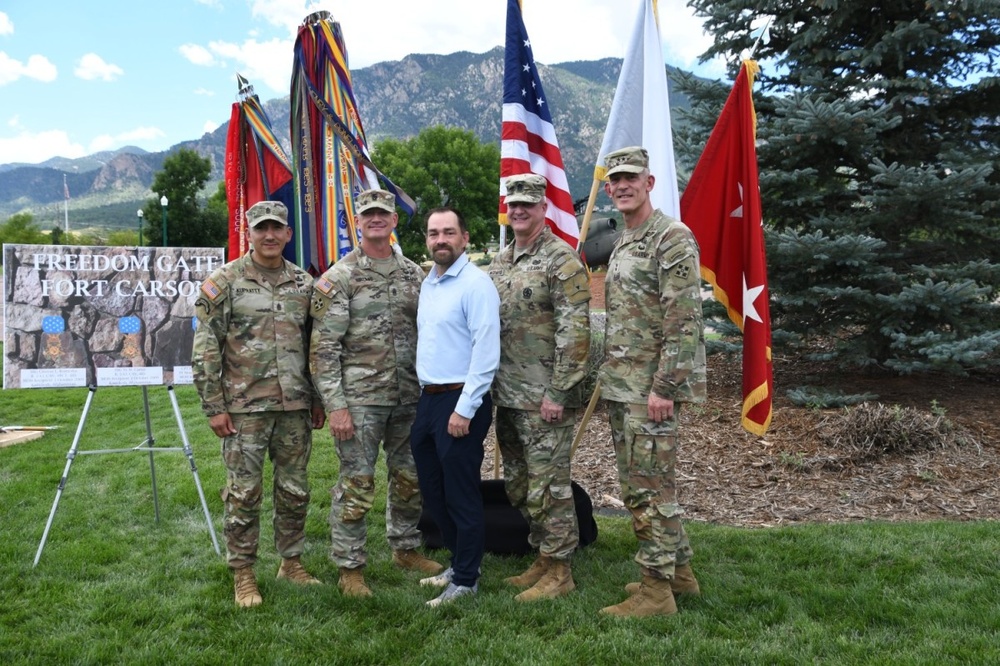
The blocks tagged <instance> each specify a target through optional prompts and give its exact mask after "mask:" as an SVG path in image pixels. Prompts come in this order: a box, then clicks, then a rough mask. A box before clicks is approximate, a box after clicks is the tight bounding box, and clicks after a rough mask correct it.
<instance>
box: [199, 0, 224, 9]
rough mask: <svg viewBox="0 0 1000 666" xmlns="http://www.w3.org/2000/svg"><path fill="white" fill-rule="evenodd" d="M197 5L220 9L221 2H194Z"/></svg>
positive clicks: (213, 0)
mask: <svg viewBox="0 0 1000 666" xmlns="http://www.w3.org/2000/svg"><path fill="white" fill-rule="evenodd" d="M194 1H195V2H197V3H198V4H199V5H205V6H206V7H213V8H215V9H222V2H221V0H194Z"/></svg>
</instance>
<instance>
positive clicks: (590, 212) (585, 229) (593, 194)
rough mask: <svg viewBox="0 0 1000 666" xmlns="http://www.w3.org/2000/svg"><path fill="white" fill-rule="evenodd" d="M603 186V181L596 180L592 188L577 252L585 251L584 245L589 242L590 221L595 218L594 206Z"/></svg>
mask: <svg viewBox="0 0 1000 666" xmlns="http://www.w3.org/2000/svg"><path fill="white" fill-rule="evenodd" d="M600 186H601V181H599V180H597V179H596V178H595V179H594V183H593V185H591V186H590V196H589V197H588V198H587V208H586V210H585V211H584V212H583V223H582V224H581V225H580V241H579V242H578V243H577V246H576V251H577V252H580V250H582V249H583V244H584V243H585V242H586V240H587V233H588V232H589V231H590V220H591V219H592V218H593V217H594V205H595V204H596V203H597V190H598V188H599V187H600Z"/></svg>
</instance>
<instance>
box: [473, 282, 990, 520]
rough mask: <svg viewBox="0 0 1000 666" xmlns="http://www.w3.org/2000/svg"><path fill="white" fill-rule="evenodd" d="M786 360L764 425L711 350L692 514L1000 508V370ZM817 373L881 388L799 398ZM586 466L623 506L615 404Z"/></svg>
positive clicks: (905, 513)
mask: <svg viewBox="0 0 1000 666" xmlns="http://www.w3.org/2000/svg"><path fill="white" fill-rule="evenodd" d="M601 277H603V276H601ZM598 281H599V280H594V283H593V286H592V292H593V295H594V297H595V299H594V301H592V304H593V303H594V302H595V301H598V302H599V305H598V307H600V306H603V298H602V297H603V290H602V289H600V286H602V285H597V284H596V283H597V282H598ZM774 372H775V380H774V384H775V398H774V415H773V418H772V421H771V426H770V428H769V429H768V431H767V433H766V434H765V436H763V437H757V436H755V435H752V434H750V433H748V432H746V431H745V430H744V429H743V428H742V426H741V425H740V401H741V398H740V376H741V370H740V364H739V360H738V359H731V358H727V357H724V356H721V355H716V356H712V357H710V358H709V367H708V381H709V399H708V401H707V402H706V403H705V404H703V405H692V406H687V407H686V409H685V410H684V411H683V412H682V413H681V422H682V425H681V448H680V455H679V463H678V467H677V480H678V490H679V493H680V499H681V503H682V504H683V505H684V508H685V512H686V515H687V518H688V519H690V520H701V521H706V522H712V523H719V524H724V525H739V526H751V527H765V526H772V525H791V524H796V523H805V522H849V521H860V520H887V521H904V520H905V521H909V520H929V519H949V520H978V519H1000V482H998V479H1000V420H998V418H997V416H996V410H997V405H1000V373H997V372H992V373H978V374H974V375H973V376H970V377H954V376H950V375H948V376H938V375H935V376H926V375H921V376H912V377H898V376H894V375H890V374H850V373H838V372H836V371H831V370H830V369H829V368H826V367H824V366H819V365H813V364H809V363H803V362H801V361H799V360H794V361H793V360H786V359H781V358H776V359H775V361H774ZM806 385H808V386H822V387H825V388H827V389H831V390H834V389H835V390H839V391H840V392H842V393H845V394H866V393H870V394H874V395H877V396H878V397H877V398H875V399H873V400H872V401H870V402H868V403H864V405H863V406H858V407H851V408H846V409H828V410H824V409H811V408H806V407H798V406H795V405H794V404H792V403H791V401H789V399H788V398H787V397H786V395H785V394H786V391H788V390H790V389H794V388H798V387H801V386H806ZM581 411H582V410H581ZM578 426H579V424H578ZM494 441H495V440H494V438H493V435H492V433H491V434H490V437H489V438H488V439H487V454H486V460H485V461H484V463H483V476H484V478H492V477H493V475H494V461H493V442H494ZM500 475H501V476H502V470H501V472H500ZM573 478H574V480H575V481H577V483H579V484H580V485H581V486H582V487H583V488H584V489H585V490H586V491H587V492H588V494H589V495H590V498H591V500H593V502H594V505H595V507H597V508H600V509H608V510H613V509H617V508H620V507H621V502H620V499H619V498H620V488H619V485H618V476H617V472H616V470H615V458H614V452H613V448H612V444H611V434H610V429H609V428H608V421H607V413H606V411H605V410H604V408H603V405H599V406H598V409H597V411H596V412H595V414H594V417H593V419H591V421H590V422H589V423H588V424H587V426H586V431H585V434H584V436H583V438H582V440H581V443H580V447H579V449H578V450H577V453H576V456H575V457H574V459H573Z"/></svg>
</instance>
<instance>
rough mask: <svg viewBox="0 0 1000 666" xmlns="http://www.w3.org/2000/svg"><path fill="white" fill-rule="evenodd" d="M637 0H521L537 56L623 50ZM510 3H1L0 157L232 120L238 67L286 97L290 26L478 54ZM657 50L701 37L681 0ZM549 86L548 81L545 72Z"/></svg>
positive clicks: (549, 59) (665, 22) (77, 151)
mask: <svg viewBox="0 0 1000 666" xmlns="http://www.w3.org/2000/svg"><path fill="white" fill-rule="evenodd" d="M639 2H640V0H522V6H523V10H522V11H523V14H524V21H525V25H526V27H527V29H528V34H529V36H530V38H531V41H532V45H533V47H534V54H535V58H536V60H537V61H538V62H541V63H546V64H554V63H558V62H565V61H569V60H590V59H597V58H603V57H608V56H613V57H621V56H622V54H623V53H624V51H625V44H626V42H627V40H628V38H629V35H630V32H631V28H632V25H633V22H634V20H635V15H636V12H637V11H638V9H637V8H638V3H639ZM506 8H507V2H506V0H425V1H424V2H415V1H413V0H374V1H373V2H357V0H354V1H351V2H347V1H345V0H327V1H326V2H323V3H317V2H307V1H302V0H146V1H145V2H135V0H130V1H126V0H100V1H99V2H96V1H86V0H50V1H48V2H40V1H38V0H34V1H32V0H13V1H12V2H4V3H2V4H0V164H6V163H10V162H25V163H29V164H36V163H39V162H43V161H45V160H47V159H49V158H52V157H56V156H60V157H70V158H73V157H81V156H84V155H89V154H91V153H94V152H97V151H101V150H114V149H116V148H121V147H122V146H125V145H135V146H139V147H141V148H144V149H145V150H149V151H158V150H163V149H165V148H168V147H169V146H172V145H173V144H175V143H178V142H180V141H184V140H188V139H196V138H198V137H200V136H201V135H202V134H203V133H204V132H206V131H211V130H213V129H215V128H217V127H218V126H219V125H221V124H222V123H224V122H225V121H226V120H228V118H229V109H230V105H231V104H232V102H233V101H234V100H235V96H236V73H237V72H240V73H242V74H243V75H244V76H246V77H247V78H248V79H249V80H250V82H251V83H253V84H254V87H255V89H256V91H257V93H258V94H259V95H260V97H261V98H262V99H264V100H269V99H272V98H275V97H281V96H284V95H287V94H288V86H289V78H290V73H291V65H292V47H293V45H294V42H295V33H296V30H297V27H298V25H299V24H300V23H301V22H302V19H303V18H304V17H305V16H306V15H307V14H309V13H310V12H312V11H316V10H319V9H325V10H327V11H329V12H331V14H332V15H333V17H334V18H335V19H337V20H338V21H340V23H341V26H342V27H343V30H344V36H345V39H346V40H347V49H348V55H349V58H350V65H351V68H352V69H359V68H361V67H365V66H368V65H372V64H374V63H377V62H382V61H386V60H397V59H399V58H402V57H403V56H405V55H407V54H410V53H453V52H455V51H463V50H464V51H472V52H475V53H482V52H484V51H487V50H489V49H491V48H493V47H494V46H500V45H502V44H503V41H504V21H505V15H506ZM659 12H660V32H661V39H662V41H663V50H664V60H665V61H666V62H668V63H670V64H672V65H676V66H678V67H682V68H684V69H693V70H695V71H697V72H698V73H699V74H701V75H703V76H711V77H716V78H721V77H722V76H724V68H723V65H722V63H721V62H711V63H708V64H706V65H698V63H697V57H698V55H699V54H701V53H702V52H704V51H705V49H706V48H707V47H708V46H709V44H710V40H709V38H708V37H707V36H706V35H705V34H704V33H703V32H702V29H701V21H700V19H697V18H695V17H694V16H693V14H692V11H691V9H690V8H688V7H687V6H686V5H685V0H659ZM543 84H544V81H543Z"/></svg>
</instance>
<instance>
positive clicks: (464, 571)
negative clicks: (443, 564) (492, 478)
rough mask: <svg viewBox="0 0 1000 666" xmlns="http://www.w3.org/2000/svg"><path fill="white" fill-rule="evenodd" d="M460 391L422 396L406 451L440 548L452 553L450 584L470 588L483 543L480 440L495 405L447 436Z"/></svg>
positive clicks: (487, 405) (488, 402)
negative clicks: (410, 455) (462, 434)
mask: <svg viewBox="0 0 1000 666" xmlns="http://www.w3.org/2000/svg"><path fill="white" fill-rule="evenodd" d="M461 394H462V390H461V389H456V390H454V391H447V392H445V393H434V394H431V393H427V392H422V393H421V394H420V401H419V402H418V403H417V416H416V418H415V419H414V421H413V427H412V428H411V429H410V448H411V450H412V451H413V460H414V462H416V464H417V478H418V479H419V482H420V493H421V495H423V501H424V507H426V508H427V511H428V512H430V515H431V517H432V518H433V519H434V522H435V523H437V526H438V529H440V530H441V538H442V540H443V541H444V545H445V547H446V548H448V550H450V551H451V567H452V570H453V573H454V576H453V578H452V582H453V583H455V584H456V585H465V586H467V587H472V586H473V585H474V584H475V583H476V581H477V580H478V579H479V568H480V565H481V564H482V561H483V550H484V549H485V542H486V519H485V517H484V514H483V496H482V491H481V490H480V486H479V482H480V472H479V470H480V467H481V466H482V464H483V440H484V439H486V433H487V432H488V431H489V429H490V424H491V423H492V422H493V401H492V399H491V398H490V394H489V393H487V394H486V395H485V396H483V404H481V405H480V406H479V409H478V410H477V411H476V415H475V416H473V417H472V422H471V423H470V424H469V434H468V435H466V436H465V437H461V438H459V439H455V438H454V437H452V436H451V435H449V434H448V419H449V418H450V417H451V414H452V412H454V411H455V405H456V404H457V403H458V398H459V396H461Z"/></svg>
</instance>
